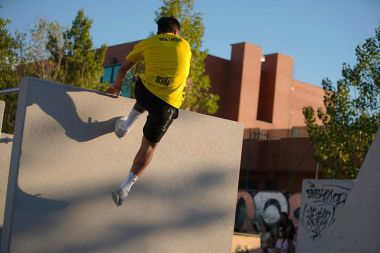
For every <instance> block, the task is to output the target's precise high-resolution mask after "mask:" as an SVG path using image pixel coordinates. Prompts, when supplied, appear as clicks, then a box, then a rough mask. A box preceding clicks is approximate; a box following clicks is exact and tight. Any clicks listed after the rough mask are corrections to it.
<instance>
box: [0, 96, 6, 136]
mask: <svg viewBox="0 0 380 253" xmlns="http://www.w3.org/2000/svg"><path fill="white" fill-rule="evenodd" d="M4 109H5V102H4V101H1V100H0V133H1V129H2V127H3V116H4Z"/></svg>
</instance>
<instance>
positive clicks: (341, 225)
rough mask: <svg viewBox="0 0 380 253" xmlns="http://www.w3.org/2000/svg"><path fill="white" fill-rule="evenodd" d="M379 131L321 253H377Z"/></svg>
mask: <svg viewBox="0 0 380 253" xmlns="http://www.w3.org/2000/svg"><path fill="white" fill-rule="evenodd" d="M379 166H380V131H379V130H378V131H377V134H376V139H375V141H374V142H373V144H372V145H371V147H370V149H369V151H368V153H367V156H366V158H365V161H364V163H363V165H362V168H361V169H360V172H359V174H358V176H357V178H356V180H355V183H354V186H353V188H352V190H351V192H350V194H349V196H348V199H347V201H346V204H345V207H344V210H343V212H342V215H341V216H340V217H339V220H337V224H336V225H335V231H334V233H333V234H332V236H331V237H330V240H329V242H328V243H327V244H326V245H325V248H324V249H323V250H322V251H321V252H326V253H357V252H365V253H378V252H380V240H379V239H380V198H379V192H380V169H379Z"/></svg>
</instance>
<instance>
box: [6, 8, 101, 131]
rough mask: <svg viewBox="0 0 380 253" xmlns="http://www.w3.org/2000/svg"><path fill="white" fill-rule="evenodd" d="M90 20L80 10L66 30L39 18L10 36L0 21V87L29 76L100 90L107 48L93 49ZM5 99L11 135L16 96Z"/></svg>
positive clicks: (14, 84)
mask: <svg viewBox="0 0 380 253" xmlns="http://www.w3.org/2000/svg"><path fill="white" fill-rule="evenodd" d="M92 22H93V21H92V20H91V19H89V18H88V17H86V16H85V14H84V11H83V10H82V9H80V10H79V11H78V13H77V15H76V17H75V19H74V20H73V22H72V26H71V27H70V28H62V27H61V25H60V24H59V23H58V22H49V21H47V20H45V19H43V18H40V19H39V20H38V23H37V24H36V25H35V26H34V27H33V28H32V29H31V30H30V34H26V33H24V34H21V33H18V34H16V36H15V37H12V36H11V35H10V34H9V32H8V30H6V28H5V26H6V24H7V23H8V21H6V20H3V19H1V20H0V29H1V31H0V32H1V41H0V43H1V45H0V47H1V55H0V74H1V76H0V81H1V82H0V85H1V86H0V88H8V87H17V85H18V83H19V79H20V78H21V77H24V76H33V77H38V78H41V79H47V80H51V81H58V82H62V83H65V84H70V85H75V86H78V87H82V88H86V89H94V90H100V91H104V90H106V89H107V88H108V84H102V83H100V77H101V76H102V75H103V62H104V58H105V55H106V50H107V47H106V46H105V45H102V46H101V47H100V48H99V49H94V48H93V43H92V38H91V35H90V29H91V26H92ZM5 98H6V112H5V120H4V123H5V127H4V129H5V130H6V131H7V132H9V133H11V132H12V131H13V127H14V118H15V113H16V104H17V96H16V95H10V96H5Z"/></svg>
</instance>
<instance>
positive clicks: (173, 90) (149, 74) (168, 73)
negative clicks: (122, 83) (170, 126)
mask: <svg viewBox="0 0 380 253" xmlns="http://www.w3.org/2000/svg"><path fill="white" fill-rule="evenodd" d="M126 59H127V61H130V62H138V61H139V60H142V59H144V64H145V71H144V73H141V74H140V78H141V80H142V82H143V83H144V85H145V87H146V88H147V89H148V90H149V91H150V92H152V93H153V94H154V95H155V96H157V97H159V98H160V99H161V100H163V101H165V102H166V103H168V104H170V105H172V106H174V107H176V108H179V107H180V106H181V104H182V101H183V90H184V88H185V86H186V79H187V76H188V75H189V70H190V59H191V49H190V45H189V43H188V42H187V41H186V40H185V39H184V38H181V37H179V36H176V35H174V34H173V33H165V34H158V35H155V36H153V37H150V38H148V39H146V40H143V41H141V42H140V43H138V44H137V45H136V46H135V47H134V48H133V50H132V51H131V52H130V53H129V54H128V56H127V58H126Z"/></svg>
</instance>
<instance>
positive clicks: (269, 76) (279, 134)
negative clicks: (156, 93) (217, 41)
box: [103, 41, 323, 192]
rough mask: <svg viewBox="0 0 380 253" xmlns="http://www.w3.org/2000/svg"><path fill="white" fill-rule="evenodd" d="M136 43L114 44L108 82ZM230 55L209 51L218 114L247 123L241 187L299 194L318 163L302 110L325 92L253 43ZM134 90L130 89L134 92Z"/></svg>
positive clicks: (282, 57) (317, 101)
mask: <svg viewBox="0 0 380 253" xmlns="http://www.w3.org/2000/svg"><path fill="white" fill-rule="evenodd" d="M136 43H137V41H136V42H130V43H125V44H121V45H116V46H110V47H109V48H108V51H107V56H106V60H105V63H104V68H105V72H104V76H103V81H105V82H110V83H112V82H113V81H114V79H115V77H116V73H117V70H118V68H119V66H120V63H121V62H122V60H123V59H124V57H125V56H126V55H127V54H128V53H129V52H130V51H131V50H132V48H133V46H134V45H135V44H136ZM231 47H232V49H231V59H230V60H227V59H222V58H219V57H216V56H213V55H209V56H208V57H207V59H206V73H207V74H208V75H209V76H210V79H211V83H212V92H213V93H216V94H218V95H219V96H220V101H219V111H218V112H217V114H216V115H215V116H217V117H221V118H225V119H230V120H234V121H239V122H242V123H243V124H244V125H245V128H246V129H245V133H244V144H243V154H242V163H241V170H240V172H241V173H240V184H239V188H240V189H255V190H275V191H287V192H299V191H300V189H301V182H302V179H303V178H314V177H315V175H316V167H317V166H316V164H315V162H314V160H313V158H312V152H311V145H310V143H309V140H308V138H307V133H306V130H305V127H304V125H305V124H304V118H303V114H302V108H303V107H304V106H307V105H312V106H313V107H322V106H323V90H322V89H321V88H319V87H317V86H313V85H311V84H308V83H305V82H302V81H298V80H294V79H293V67H294V61H293V58H292V57H290V56H287V55H284V54H280V53H275V54H269V55H263V53H262V48H261V47H259V46H256V45H253V44H250V43H246V42H243V43H238V44H233V45H232V46H231ZM130 93H131V91H130V90H127V91H125V94H126V95H127V96H129V95H130Z"/></svg>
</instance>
